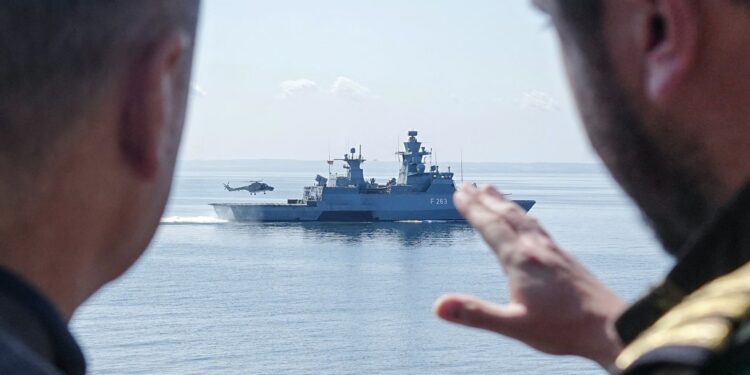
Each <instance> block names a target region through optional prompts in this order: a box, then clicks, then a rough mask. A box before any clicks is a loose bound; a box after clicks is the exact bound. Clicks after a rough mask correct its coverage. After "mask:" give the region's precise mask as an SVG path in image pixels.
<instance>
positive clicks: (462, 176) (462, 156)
mask: <svg viewBox="0 0 750 375" xmlns="http://www.w3.org/2000/svg"><path fill="white" fill-rule="evenodd" d="M463 184H464V150H463V149H461V185H463Z"/></svg>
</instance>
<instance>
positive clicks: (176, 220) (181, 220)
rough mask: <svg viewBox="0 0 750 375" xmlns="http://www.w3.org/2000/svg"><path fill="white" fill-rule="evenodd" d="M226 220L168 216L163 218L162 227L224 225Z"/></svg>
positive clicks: (207, 217) (209, 217)
mask: <svg viewBox="0 0 750 375" xmlns="http://www.w3.org/2000/svg"><path fill="white" fill-rule="evenodd" d="M224 223H228V221H226V220H222V219H219V218H218V217H214V216H169V217H163V218H162V219H161V222H160V224H162V225H196V224H224Z"/></svg>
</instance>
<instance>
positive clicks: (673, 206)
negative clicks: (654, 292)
mask: <svg viewBox="0 0 750 375" xmlns="http://www.w3.org/2000/svg"><path fill="white" fill-rule="evenodd" d="M535 3H536V4H537V6H538V7H540V8H541V9H543V10H544V11H545V12H547V13H549V14H550V16H551V17H552V19H553V21H554V23H555V24H556V26H557V29H558V31H559V34H560V39H561V43H562V46H563V50H564V55H565V61H566V66H567V68H568V73H569V76H570V78H571V82H572V83H573V88H574V92H575V95H576V97H577V100H578V105H579V109H580V110H581V113H582V115H583V120H584V123H585V125H586V130H587V132H588V134H589V137H590V138H591V141H592V144H593V146H594V148H595V149H596V151H597V152H598V153H599V155H600V156H601V158H602V159H603V161H604V162H605V164H606V165H607V166H608V168H609V169H610V171H611V172H612V174H613V175H614V177H615V178H616V179H617V180H618V182H619V183H620V184H621V185H622V186H623V187H624V188H625V190H626V191H627V192H628V193H629V194H630V195H631V196H632V197H633V198H634V200H635V201H636V203H637V204H638V205H639V206H640V207H641V209H642V210H643V212H644V213H645V214H646V216H647V217H648V218H649V220H650V221H651V222H652V224H653V226H654V228H655V230H656V231H657V233H658V235H659V237H660V238H661V239H662V241H663V242H664V244H665V246H666V247H667V249H668V250H669V251H670V252H673V253H676V252H678V251H679V249H680V247H681V246H682V245H683V244H684V242H685V241H686V240H687V239H688V237H689V236H690V235H691V234H692V233H693V232H694V231H695V230H696V229H698V227H699V226H701V225H702V224H704V223H705V222H706V221H707V220H708V219H709V218H710V216H711V215H712V214H713V213H714V212H715V210H716V209H717V208H718V207H720V206H721V205H722V204H724V203H726V202H727V201H728V200H729V199H730V198H731V197H732V196H733V195H734V194H735V193H737V191H738V190H739V189H740V188H741V186H742V185H743V184H744V183H746V182H747V180H748V177H750V162H748V161H747V160H748V157H750V154H749V153H750V147H749V146H750V131H749V130H747V129H750V111H749V110H750V106H748V105H747V103H748V101H750V65H749V64H746V63H745V62H746V61H748V59H750V8H748V5H750V1H748V0H706V1H700V0H625V1H623V0H576V1H569V0H536V1H535Z"/></svg>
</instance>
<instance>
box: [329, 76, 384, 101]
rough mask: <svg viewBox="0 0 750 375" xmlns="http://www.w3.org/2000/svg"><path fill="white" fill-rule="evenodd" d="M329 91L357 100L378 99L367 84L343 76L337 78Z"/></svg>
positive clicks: (341, 96)
mask: <svg viewBox="0 0 750 375" xmlns="http://www.w3.org/2000/svg"><path fill="white" fill-rule="evenodd" d="M328 92H329V93H330V94H331V95H334V96H337V97H340V98H347V99H352V100H355V101H360V100H365V99H377V96H375V95H373V94H372V92H371V91H370V89H369V88H368V87H367V86H365V85H363V84H361V83H359V82H357V81H355V80H353V79H351V78H347V77H343V76H342V77H338V78H336V80H335V81H334V82H333V84H332V85H331V88H330V89H329V90H328Z"/></svg>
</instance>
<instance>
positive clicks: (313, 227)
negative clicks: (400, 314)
mask: <svg viewBox="0 0 750 375" xmlns="http://www.w3.org/2000/svg"><path fill="white" fill-rule="evenodd" d="M223 227H231V228H232V230H242V231H245V232H246V233H247V232H251V233H255V234H263V233H273V234H274V235H276V236H281V237H286V236H300V235H302V236H304V238H307V239H310V240H311V241H316V242H325V241H339V242H345V243H349V244H359V243H362V242H368V241H397V242H398V243H400V244H401V245H402V246H405V247H411V246H421V245H430V246H440V245H445V246H448V245H451V244H454V243H455V242H456V239H457V238H460V237H465V236H468V235H471V234H472V233H473V230H472V228H471V227H470V226H469V225H468V224H466V223H460V222H452V223H448V222H418V223H417V222H415V223H321V222H318V223H228V224H226V225H224V226H223Z"/></svg>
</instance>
